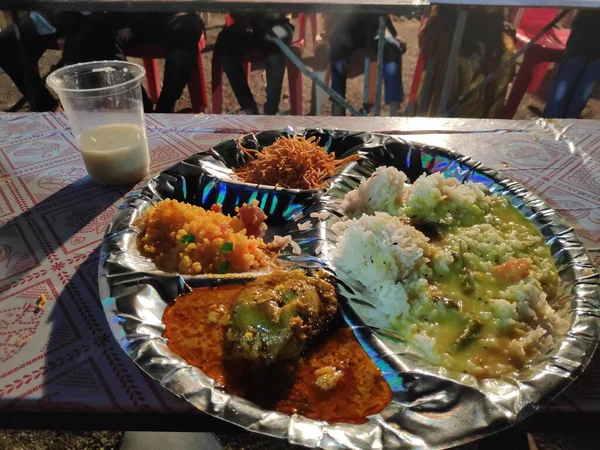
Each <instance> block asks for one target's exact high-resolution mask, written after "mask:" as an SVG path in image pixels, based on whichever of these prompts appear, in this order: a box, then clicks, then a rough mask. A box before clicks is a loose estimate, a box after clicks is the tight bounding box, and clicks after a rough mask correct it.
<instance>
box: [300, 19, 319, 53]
mask: <svg viewBox="0 0 600 450" xmlns="http://www.w3.org/2000/svg"><path fill="white" fill-rule="evenodd" d="M306 20H309V21H310V30H311V31H312V43H313V49H315V48H316V47H317V32H318V31H317V15H316V14H298V33H299V35H300V39H301V40H303V41H304V42H306Z"/></svg>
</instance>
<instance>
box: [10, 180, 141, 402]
mask: <svg viewBox="0 0 600 450" xmlns="http://www.w3.org/2000/svg"><path fill="white" fill-rule="evenodd" d="M129 189H130V187H123V188H114V187H107V186H102V185H100V184H97V183H95V182H93V181H91V179H90V178H89V177H85V178H83V179H80V180H78V181H76V182H74V183H72V184H69V185H67V186H65V187H63V188H62V189H60V190H58V191H56V192H54V193H53V194H52V195H50V196H49V197H47V198H45V199H43V200H42V201H40V202H39V203H37V204H36V205H34V206H33V207H31V208H30V209H28V210H27V211H25V212H23V213H21V214H20V215H18V216H16V217H15V218H13V219H11V220H9V221H8V222H6V223H4V224H2V225H0V262H2V261H4V264H6V265H4V264H3V271H2V275H1V276H0V277H1V278H3V280H2V282H1V283H0V285H1V289H2V291H7V290H12V291H14V292H15V295H19V294H17V292H19V291H20V289H23V288H22V287H21V286H23V287H25V289H31V290H32V292H38V290H40V291H41V292H44V293H45V294H46V296H47V298H48V302H47V304H46V305H45V308H44V309H46V311H47V312H44V311H43V309H42V308H40V307H39V306H38V307H37V308H36V309H32V310H31V313H29V312H28V313H27V316H26V317H25V316H24V317H21V316H20V315H19V317H18V318H17V320H20V321H25V322H23V323H24V324H26V325H27V326H33V325H32V324H33V323H35V322H36V320H35V316H33V317H31V316H29V314H32V315H34V314H35V315H37V316H38V317H39V322H38V323H39V326H41V327H43V326H51V327H52V331H51V333H50V337H49V341H48V342H47V344H45V345H44V344H39V345H40V346H42V345H43V347H41V348H42V350H41V351H40V352H39V354H36V355H30V356H28V358H32V357H34V356H37V358H38V359H39V358H41V357H44V358H45V363H44V364H43V366H42V367H38V368H37V369H33V368H34V367H36V366H37V365H38V364H39V363H38V364H35V365H33V364H32V365H31V369H23V372H22V373H23V376H22V377H17V378H16V379H15V380H14V381H13V382H12V385H10V384H9V385H8V387H5V390H7V392H6V394H7V396H10V394H8V390H9V389H10V390H17V389H18V390H22V389H23V387H29V388H30V389H33V388H35V387H36V386H44V385H45V384H46V382H50V379H51V378H52V377H53V376H55V375H56V374H57V373H58V369H59V368H60V367H63V366H66V365H67V364H68V363H69V362H71V361H72V360H73V359H74V358H77V357H78V355H80V354H81V352H82V351H83V350H85V349H86V348H88V347H89V346H90V343H88V342H84V339H81V337H82V336H85V333H84V332H83V330H80V329H78V328H80V327H81V326H82V322H83V324H85V325H84V326H85V327H88V328H89V327H94V326H96V327H98V326H100V325H99V324H95V322H97V321H98V319H100V318H103V317H102V316H101V315H100V314H99V313H98V311H99V299H98V292H97V287H94V286H95V284H96V283H97V280H96V277H97V275H96V272H97V268H91V267H90V264H92V261H95V264H96V267H97V261H98V257H99V249H98V248H97V247H98V246H99V242H97V241H98V238H97V237H95V236H96V235H95V234H94V232H93V231H92V233H91V234H90V233H88V234H87V236H86V238H87V239H88V241H85V240H84V239H74V238H76V237H77V234H78V233H80V232H81V231H82V230H84V229H86V227H88V231H89V228H90V224H91V223H93V222H94V221H96V222H95V225H94V227H95V228H94V230H96V229H97V230H98V234H99V236H100V238H101V237H102V235H103V233H104V229H105V227H106V225H107V224H108V222H109V221H110V216H112V213H111V212H110V208H111V206H112V205H113V204H115V203H116V202H118V201H119V199H121V198H122V197H123V196H124V195H125V194H126V193H127V192H128V190H129ZM107 210H108V212H107ZM103 214H105V215H108V216H109V217H108V218H106V217H103V216H102V215H103ZM104 222H106V223H104ZM100 227H102V228H100ZM81 236H82V237H83V234H82V235H81ZM90 236H91V237H90ZM87 242H89V245H87V246H86V245H85V244H86V243H87ZM94 247H96V248H94ZM90 252H91V254H90V255H88V253H90ZM2 257H4V259H2ZM37 261H39V262H37ZM23 266H24V267H23ZM28 266H30V267H28ZM74 267H75V268H77V271H76V272H75V273H74V274H73V276H71V272H72V271H73V270H74V269H73V268H74ZM4 269H6V270H4ZM23 270H25V271H26V272H24V273H23ZM81 270H84V271H85V272H86V273H85V274H81V273H80V271H81ZM19 271H20V272H21V273H19ZM11 272H13V273H11ZM9 280H10V281H9ZM86 284H87V287H86ZM86 291H89V292H86ZM30 295H31V294H30ZM54 300H56V301H54ZM38 303H39V301H38ZM48 310H49V311H48ZM57 317H59V318H60V322H61V323H60V324H58V325H59V326H56V321H57V320H58V319H57ZM77 338H79V341H78V343H77V344H75V343H74V342H75V341H76V340H77ZM28 339H35V334H34V335H33V336H31V337H29V338H28ZM25 342H26V340H25V341H24V342H23V344H22V346H21V347H19V350H18V351H19V352H22V351H23V350H22V347H23V346H24V345H25ZM80 344H81V345H80ZM13 361H14V359H13ZM34 361H35V360H34ZM40 380H44V382H42V384H41V385H40ZM80 384H82V383H80ZM83 384H84V383H83ZM11 388H12V389H11ZM38 389H39V387H38ZM44 389H45V386H44ZM62 389H63V390H64V387H63V388H62ZM33 392H34V391H30V392H27V394H26V395H25V398H24V400H20V399H18V398H17V399H15V400H13V401H12V402H10V403H9V404H8V405H6V404H5V407H4V408H3V409H5V411H6V409H10V405H11V404H13V406H15V407H16V408H18V409H31V408H33V409H36V410H37V409H39V407H43V406H44V402H43V401H41V403H39V405H31V404H29V403H28V397H29V395H35V394H33ZM3 403H4V402H3ZM36 403H37V402H36Z"/></svg>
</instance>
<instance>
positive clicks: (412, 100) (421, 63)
mask: <svg viewBox="0 0 600 450" xmlns="http://www.w3.org/2000/svg"><path fill="white" fill-rule="evenodd" d="M424 67H425V58H424V57H423V53H422V52H419V57H418V58H417V65H416V67H415V74H414V75H413V80H412V83H411V85H410V93H409V94H408V101H407V102H406V113H407V115H413V114H414V111H415V106H416V104H417V94H418V93H419V85H420V84H421V78H422V77H423V68H424Z"/></svg>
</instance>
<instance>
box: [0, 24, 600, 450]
mask: <svg viewBox="0 0 600 450" xmlns="http://www.w3.org/2000/svg"><path fill="white" fill-rule="evenodd" d="M394 22H395V25H396V29H397V30H398V32H399V34H400V36H401V37H402V38H403V39H404V40H405V41H406V43H407V47H408V50H407V52H406V54H405V55H404V57H403V74H402V77H403V83H404V89H405V91H406V93H407V94H408V91H409V89H410V85H411V82H412V77H413V72H414V68H415V64H416V60H417V56H418V48H417V33H418V29H419V21H418V20H417V19H406V18H395V19H394ZM223 23H224V16H223V15H221V14H211V20H210V22H209V24H207V44H208V49H207V51H206V52H205V53H204V54H203V65H204V71H205V77H206V80H207V93H208V100H209V106H208V110H207V112H210V111H211V99H210V79H211V78H210V77H211V74H210V67H211V58H212V46H213V45H214V42H215V39H216V36H217V34H218V32H219V30H220V29H221V27H222V25H223ZM308 40H309V42H308V43H307V48H306V49H305V51H304V57H303V59H304V61H305V62H306V63H307V64H308V65H309V66H310V64H311V59H312V55H313V49H312V39H310V27H309V39H308ZM59 57H60V54H59V53H58V52H57V51H48V52H46V54H45V55H44V57H43V58H42V59H41V60H40V72H41V73H42V74H45V73H47V72H48V71H49V70H50V67H51V66H52V65H53V64H55V63H56V62H57V61H58V59H59ZM162 64H163V62H162V61H160V62H159V65H160V71H161V73H162ZM551 79H552V73H551V72H549V73H548V76H547V77H546V82H545V83H544V85H543V86H542V88H541V89H540V92H538V93H537V94H535V95H531V94H526V95H525V97H524V98H523V101H522V102H521V105H520V107H519V109H518V111H517V113H516V115H515V118H516V119H526V118H536V117H539V111H541V109H543V107H544V100H543V99H544V95H545V92H546V91H547V90H548V88H549V85H550V81H551ZM264 86H265V81H264V75H263V71H262V70H254V71H253V72H252V77H251V88H252V91H253V92H254V95H255V98H256V100H257V103H258V104H259V105H262V104H264V101H265V91H264ZM362 91H363V77H362V76H359V77H357V78H354V79H351V80H349V81H348V87H347V98H348V100H349V102H350V103H351V104H352V105H353V106H354V107H356V108H360V106H361V104H362ZM0 92H1V93H2V95H1V96H0V110H6V109H8V108H10V107H11V106H12V105H13V104H15V103H16V102H17V101H18V100H19V98H20V97H21V95H20V93H19V91H18V90H17V89H16V88H15V87H14V85H13V84H12V82H11V80H10V78H9V77H8V76H7V75H6V74H4V73H2V72H0ZM287 92H288V90H287V80H286V81H285V82H284V88H283V93H284V94H283V98H282V102H281V105H280V109H281V111H282V113H284V114H285V113H289V97H288V94H287ZM310 92H311V83H310V81H309V80H308V78H306V77H304V79H303V93H304V95H303V98H304V102H303V110H304V112H305V114H308V113H309V111H310V97H311V96H310ZM596 97H598V96H596ZM189 108H191V104H190V100H189V94H188V92H187V90H186V91H185V92H184V95H183V97H182V98H181V99H180V100H179V102H178V103H177V108H176V110H177V111H189ZM26 110H27V107H25V108H24V109H23V111H26ZM237 110H238V105H237V102H236V100H235V97H234V96H233V93H232V91H231V88H230V87H229V84H228V83H227V80H226V79H225V80H224V90H223V113H235V112H237ZM329 112H330V106H329V104H328V102H326V103H325V108H324V114H325V115H328V114H329ZM383 113H384V114H386V113H387V110H386V109H385V108H384V109H383ZM582 117H584V118H600V100H598V99H597V98H593V99H592V100H590V102H589V103H588V107H587V108H586V109H585V111H584V113H583V115H582ZM121 435H122V433H120V432H108V431H94V432H91V431H90V432H86V431H82V432H65V431H36V432H30V431H20V430H17V431H2V430H0V450H9V449H10V450H55V449H56V450H62V449H65V448H68V449H78V450H79V449H81V450H82V449H90V450H92V449H93V450H99V449H112V448H115V446H116V445H117V443H118V442H119V440H120V438H121ZM219 439H220V440H221V442H222V443H223V444H224V447H225V448H232V449H233V448H236V449H238V448H247V449H255V448H256V449H258V448H261V449H262V448H265V441H264V440H262V439H261V440H257V439H256V438H255V437H254V436H250V435H248V434H245V433H243V434H241V435H233V436H232V435H219ZM535 439H536V443H537V444H538V447H539V448H540V449H548V450H556V449H561V450H577V449H584V448H591V447H589V444H590V442H597V439H598V436H582V435H578V436H574V435H565V434H546V435H535ZM270 442H271V444H272V445H270V446H269V447H270V448H273V449H275V448H277V449H284V448H285V449H290V448H291V446H289V445H286V444H283V443H279V442H280V441H270Z"/></svg>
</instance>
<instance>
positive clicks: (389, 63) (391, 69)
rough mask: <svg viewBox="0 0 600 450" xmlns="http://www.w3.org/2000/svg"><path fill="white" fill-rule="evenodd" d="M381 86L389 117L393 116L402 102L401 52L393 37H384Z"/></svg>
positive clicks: (398, 43)
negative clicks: (388, 106)
mask: <svg viewBox="0 0 600 450" xmlns="http://www.w3.org/2000/svg"><path fill="white" fill-rule="evenodd" d="M383 84H384V86H385V103H386V104H388V105H390V115H395V114H396V113H397V111H398V108H399V106H400V104H401V103H402V102H403V101H404V88H403V87H402V50H401V49H400V42H398V40H397V39H396V38H394V37H393V36H386V41H385V44H384V47H383Z"/></svg>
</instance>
